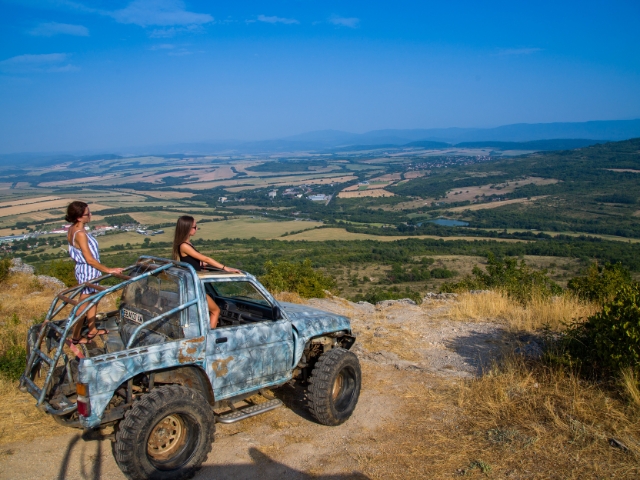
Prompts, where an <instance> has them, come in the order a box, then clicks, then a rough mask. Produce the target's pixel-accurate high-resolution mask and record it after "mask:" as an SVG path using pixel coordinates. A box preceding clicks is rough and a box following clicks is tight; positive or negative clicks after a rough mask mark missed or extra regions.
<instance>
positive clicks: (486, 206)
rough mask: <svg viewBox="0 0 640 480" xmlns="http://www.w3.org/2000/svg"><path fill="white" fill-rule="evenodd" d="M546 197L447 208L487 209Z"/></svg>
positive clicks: (455, 209)
mask: <svg viewBox="0 0 640 480" xmlns="http://www.w3.org/2000/svg"><path fill="white" fill-rule="evenodd" d="M546 197H547V195H542V196H539V197H531V198H515V199H513V200H502V201H500V202H488V203H477V204H473V205H465V206H462V207H453V208H449V209H447V211H449V212H464V211H466V210H469V211H475V210H487V209H491V208H499V207H504V206H505V205H513V204H516V203H525V204H529V203H533V202H535V201H536V200H539V199H541V198H546Z"/></svg>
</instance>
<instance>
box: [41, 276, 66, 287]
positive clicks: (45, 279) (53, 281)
mask: <svg viewBox="0 0 640 480" xmlns="http://www.w3.org/2000/svg"><path fill="white" fill-rule="evenodd" d="M36 278H37V279H38V282H40V285H43V286H45V287H50V288H54V289H56V290H62V289H63V288H66V287H67V286H66V285H65V284H64V282H63V281H62V280H59V279H57V278H55V277H50V276H48V275H38V276H37V277H36Z"/></svg>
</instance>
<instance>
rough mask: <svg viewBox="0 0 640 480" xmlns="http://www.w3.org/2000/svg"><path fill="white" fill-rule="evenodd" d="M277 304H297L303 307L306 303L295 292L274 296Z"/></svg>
mask: <svg viewBox="0 0 640 480" xmlns="http://www.w3.org/2000/svg"><path fill="white" fill-rule="evenodd" d="M274 297H275V299H276V300H278V301H279V302H288V303H299V304H301V305H304V304H305V303H307V301H306V300H305V299H304V298H302V297H301V296H300V295H298V294H297V293H295V292H293V293H292V292H280V293H276V294H275V295H274Z"/></svg>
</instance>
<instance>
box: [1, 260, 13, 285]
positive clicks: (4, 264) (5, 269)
mask: <svg viewBox="0 0 640 480" xmlns="http://www.w3.org/2000/svg"><path fill="white" fill-rule="evenodd" d="M10 268H11V259H10V258H3V259H0V283H2V282H4V281H5V280H6V279H7V278H8V277H9V269H10Z"/></svg>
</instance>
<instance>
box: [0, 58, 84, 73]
mask: <svg viewBox="0 0 640 480" xmlns="http://www.w3.org/2000/svg"><path fill="white" fill-rule="evenodd" d="M68 57H69V55H68V54H66V53H43V54H39V55H31V54H24V55H17V56H15V57H11V58H7V59H6V60H2V61H1V62H0V70H2V71H4V72H8V73H31V72H54V73H58V72H72V71H76V70H79V68H78V67H77V66H75V65H72V64H70V63H67V64H64V63H65V62H66V61H67V59H68Z"/></svg>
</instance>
